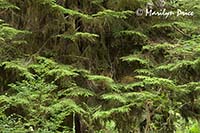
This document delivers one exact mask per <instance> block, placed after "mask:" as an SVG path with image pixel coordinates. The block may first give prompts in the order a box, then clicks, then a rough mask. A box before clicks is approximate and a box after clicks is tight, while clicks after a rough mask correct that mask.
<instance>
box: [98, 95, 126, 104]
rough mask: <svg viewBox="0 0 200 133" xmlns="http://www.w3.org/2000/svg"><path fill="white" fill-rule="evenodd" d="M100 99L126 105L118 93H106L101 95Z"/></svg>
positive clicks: (124, 99)
mask: <svg viewBox="0 0 200 133" xmlns="http://www.w3.org/2000/svg"><path fill="white" fill-rule="evenodd" d="M101 98H102V99H104V100H107V101H119V102H120V103H127V99H126V98H125V97H124V96H123V95H121V94H118V93H106V94H103V95H101Z"/></svg>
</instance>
